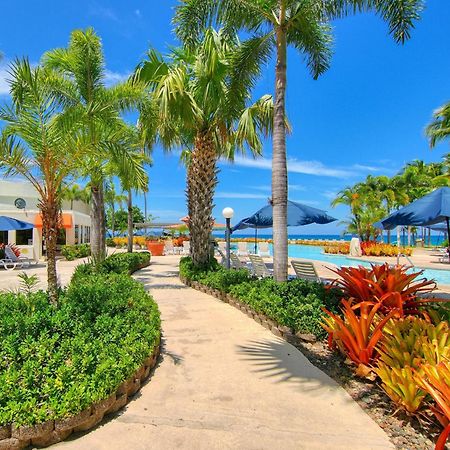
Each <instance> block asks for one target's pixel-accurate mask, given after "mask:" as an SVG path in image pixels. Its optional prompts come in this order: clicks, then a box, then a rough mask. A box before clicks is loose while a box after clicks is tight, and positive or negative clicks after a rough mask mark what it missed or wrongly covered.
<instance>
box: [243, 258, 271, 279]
mask: <svg viewBox="0 0 450 450" xmlns="http://www.w3.org/2000/svg"><path fill="white" fill-rule="evenodd" d="M248 257H249V259H250V264H251V265H252V272H253V275H255V276H256V277H258V278H267V277H271V276H272V272H271V271H270V270H269V269H268V268H267V266H266V263H265V262H264V260H263V259H262V258H261V256H259V255H249V256H248Z"/></svg>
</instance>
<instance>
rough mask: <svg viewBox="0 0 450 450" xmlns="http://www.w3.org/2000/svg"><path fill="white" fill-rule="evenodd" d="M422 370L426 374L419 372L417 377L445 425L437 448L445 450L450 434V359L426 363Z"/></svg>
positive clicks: (438, 417) (436, 413)
mask: <svg viewBox="0 0 450 450" xmlns="http://www.w3.org/2000/svg"><path fill="white" fill-rule="evenodd" d="M422 371H423V372H424V374H420V373H418V374H417V375H416V378H415V379H416V381H417V383H418V384H419V386H421V387H422V389H424V390H425V391H427V392H428V394H430V395H431V397H432V398H433V400H434V401H435V402H436V405H435V406H433V407H432V410H433V412H434V414H435V416H436V418H437V419H438V420H439V422H440V423H441V425H442V426H443V427H444V430H443V431H442V433H441V435H440V436H439V438H438V440H437V442H436V447H435V449H436V450H445V443H446V442H447V439H448V437H449V436H450V361H448V360H447V361H442V362H441V363H439V364H438V365H437V366H433V365H430V364H425V365H424V366H423V367H422Z"/></svg>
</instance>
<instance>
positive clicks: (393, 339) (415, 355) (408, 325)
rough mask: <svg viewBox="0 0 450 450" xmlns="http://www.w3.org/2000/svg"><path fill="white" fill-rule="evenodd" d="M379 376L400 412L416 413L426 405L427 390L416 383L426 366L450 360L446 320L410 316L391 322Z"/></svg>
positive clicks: (384, 342)
mask: <svg viewBox="0 0 450 450" xmlns="http://www.w3.org/2000/svg"><path fill="white" fill-rule="evenodd" d="M379 354H380V358H379V360H378V361H377V367H376V368H375V369H374V371H375V373H376V374H377V375H378V376H379V377H380V379H381V382H382V384H381V387H382V388H383V390H384V391H385V392H386V394H387V395H388V396H389V397H390V398H391V400H392V401H393V402H394V403H395V404H396V405H397V407H398V408H399V409H402V410H404V411H405V412H406V413H408V414H416V413H417V412H419V411H420V410H421V408H422V406H423V401H424V399H425V396H426V390H424V389H422V388H421V386H420V385H419V384H418V383H417V382H416V381H415V378H414V377H415V374H420V375H423V374H424V371H423V369H422V367H423V365H424V364H427V365H430V366H436V365H438V364H439V363H441V362H442V361H444V360H446V359H448V358H449V357H450V330H449V326H448V323H447V322H445V321H443V322H440V323H438V324H436V325H435V324H433V323H432V322H430V321H429V320H427V319H422V318H419V317H406V318H403V319H399V320H391V321H390V322H389V323H388V324H387V325H386V326H385V328H384V338H383V339H382V342H381V347H380V350H379Z"/></svg>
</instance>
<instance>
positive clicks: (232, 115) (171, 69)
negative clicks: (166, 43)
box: [136, 29, 273, 266]
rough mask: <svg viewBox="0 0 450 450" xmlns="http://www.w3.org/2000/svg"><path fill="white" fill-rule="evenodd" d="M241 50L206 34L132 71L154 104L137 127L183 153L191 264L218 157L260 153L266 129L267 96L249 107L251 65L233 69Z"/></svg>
mask: <svg viewBox="0 0 450 450" xmlns="http://www.w3.org/2000/svg"><path fill="white" fill-rule="evenodd" d="M245 45H246V43H240V42H239V41H238V39H237V37H235V36H234V37H230V36H227V35H225V34H224V32H223V31H215V30H213V29H208V30H206V31H205V34H204V36H203V39H202V41H201V42H199V44H198V45H197V46H196V47H195V48H193V49H187V48H180V49H176V50H174V51H173V52H172V54H171V55H170V56H169V57H168V58H162V57H161V56H160V55H158V54H157V53H156V52H155V51H153V50H151V51H150V52H149V53H148V60H147V61H145V62H143V63H142V64H141V65H140V66H139V68H138V69H137V71H136V79H139V80H145V81H146V82H147V83H148V85H149V88H150V91H151V98H152V104H153V105H154V107H153V108H150V109H147V110H146V111H143V112H142V113H141V118H140V123H141V124H142V126H143V128H144V129H146V128H147V127H150V128H151V129H152V130H153V127H155V125H156V133H157V135H158V136H159V139H160V140H161V141H162V143H163V144H164V145H165V147H166V148H173V147H180V146H183V147H185V148H186V147H187V148H188V149H189V150H190V151H189V152H188V154H189V157H188V160H187V189H186V194H187V204H188V213H189V229H190V234H191V256H192V259H193V262H194V264H195V265H197V266H201V265H205V264H207V263H208V262H209V261H210V258H211V252H210V244H209V237H210V234H211V231H212V226H213V217H212V210H213V206H214V204H213V199H214V191H215V187H216V184H217V172H218V170H217V161H218V158H219V157H225V158H228V159H233V155H234V152H235V151H236V150H241V151H243V150H244V149H246V148H247V149H249V150H250V151H251V152H252V153H253V154H255V155H258V154H260V153H261V142H260V138H259V136H260V133H266V134H267V133H269V132H270V130H271V124H272V114H273V103H272V98H271V97H270V96H263V97H262V98H260V99H259V100H257V101H256V102H255V103H253V104H249V101H250V90H251V88H252V85H253V81H254V79H255V78H256V77H257V76H258V75H259V66H258V65H245V64H239V63H240V62H241V60H240V59H241V58H242V57H243V56H245V51H246V47H245ZM152 134H153V133H152V132H150V133H149V135H150V136H151V135H152Z"/></svg>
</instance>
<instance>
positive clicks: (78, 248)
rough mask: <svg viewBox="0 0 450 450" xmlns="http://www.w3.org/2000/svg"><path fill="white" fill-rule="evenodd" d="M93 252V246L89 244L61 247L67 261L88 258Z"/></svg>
mask: <svg viewBox="0 0 450 450" xmlns="http://www.w3.org/2000/svg"><path fill="white" fill-rule="evenodd" d="M90 254H91V247H90V246H89V244H77V245H63V246H62V247H61V255H63V256H64V258H66V260H67V261H73V260H74V259H78V258H86V256H89V255H90Z"/></svg>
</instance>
